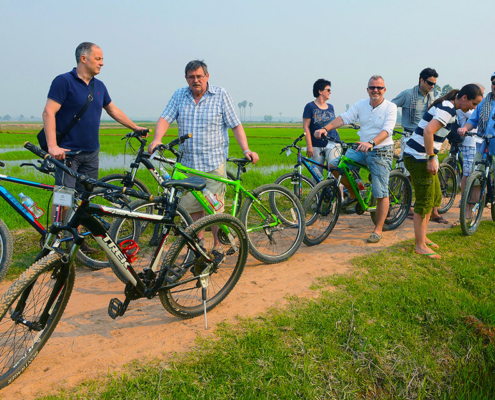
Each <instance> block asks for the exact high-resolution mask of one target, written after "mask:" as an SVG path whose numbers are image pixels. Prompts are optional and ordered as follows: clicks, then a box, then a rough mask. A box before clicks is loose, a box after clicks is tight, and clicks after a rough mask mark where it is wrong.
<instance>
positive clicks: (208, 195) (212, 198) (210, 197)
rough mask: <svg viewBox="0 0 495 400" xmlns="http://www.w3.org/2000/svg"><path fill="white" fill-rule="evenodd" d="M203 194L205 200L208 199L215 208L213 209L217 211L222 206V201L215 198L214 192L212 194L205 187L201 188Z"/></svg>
mask: <svg viewBox="0 0 495 400" xmlns="http://www.w3.org/2000/svg"><path fill="white" fill-rule="evenodd" d="M203 194H204V196H205V197H206V200H208V202H209V203H210V204H211V206H212V207H213V208H214V209H215V211H218V210H220V209H221V208H222V207H223V203H222V202H221V201H220V200H218V199H217V195H216V194H213V193H212V192H210V191H209V190H208V189H206V188H204V189H203Z"/></svg>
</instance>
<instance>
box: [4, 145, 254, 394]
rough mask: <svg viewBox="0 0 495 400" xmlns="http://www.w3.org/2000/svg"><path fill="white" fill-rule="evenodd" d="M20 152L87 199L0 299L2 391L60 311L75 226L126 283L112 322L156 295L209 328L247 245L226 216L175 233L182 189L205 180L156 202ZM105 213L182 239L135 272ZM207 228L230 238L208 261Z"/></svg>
mask: <svg viewBox="0 0 495 400" xmlns="http://www.w3.org/2000/svg"><path fill="white" fill-rule="evenodd" d="M24 147H26V148H27V149H29V150H30V151H32V152H33V153H35V154H37V155H38V156H40V157H47V158H48V159H50V160H51V161H52V162H53V163H55V165H56V166H57V167H58V168H62V169H63V170H64V172H66V173H68V174H70V175H71V176H73V177H74V178H76V179H77V180H78V181H79V182H80V183H81V184H82V185H83V186H84V192H83V193H82V194H81V197H80V201H81V203H80V205H79V207H78V208H77V210H76V211H75V213H74V214H72V217H71V218H70V219H69V221H68V222H67V224H66V225H62V224H60V223H56V224H53V225H52V226H51V227H50V232H49V234H48V236H47V239H46V241H45V245H44V247H43V249H42V251H41V252H40V253H39V254H38V256H37V258H36V261H35V263H34V264H33V265H32V266H31V267H30V268H29V269H28V270H26V271H25V272H24V273H23V274H22V275H21V276H20V277H19V278H18V279H17V281H15V282H14V283H13V284H12V286H11V287H10V288H9V289H8V291H7V292H6V293H5V294H4V295H3V296H2V298H1V299H0V360H1V361H0V388H1V387H4V386H6V385H8V384H10V383H11V382H12V381H13V380H14V379H16V378H17V377H18V376H19V375H20V374H21V373H22V372H23V371H24V370H25V369H26V368H27V367H28V366H29V364H30V363H31V362H32V361H33V359H34V358H35V357H36V356H37V354H38V353H39V351H40V350H41V349H42V347H43V346H44V344H45V343H46V341H47V340H48V339H49V337H50V335H51V334H52V333H53V331H54V329H55V327H56V325H57V323H58V321H59V320H60V318H61V316H62V314H63V312H64V309H65V307H66V305H67V302H68V300H69V297H70V295H71V291H72V288H73V285H74V280H75V274H74V268H73V261H74V258H75V254H76V252H77V250H78V248H79V247H80V245H81V244H82V243H83V242H84V237H82V236H80V235H79V233H78V230H77V227H78V226H79V225H80V224H82V225H83V226H85V227H87V228H88V229H89V231H90V232H91V234H92V235H93V236H94V237H95V238H97V240H98V243H100V245H101V247H102V249H104V251H105V253H106V254H107V255H108V256H109V257H110V258H111V259H112V260H113V262H114V263H115V266H116V268H118V269H119V271H120V272H121V273H122V274H124V275H125V276H126V277H127V278H128V283H127V284H126V286H125V300H124V302H122V301H120V300H119V299H117V298H114V299H112V300H110V303H109V306H108V314H109V316H110V317H111V318H112V319H115V318H117V317H119V316H123V315H124V314H125V312H126V310H127V307H128V306H129V303H130V302H131V301H132V300H137V299H140V298H148V299H152V298H154V297H155V296H157V295H158V297H159V298H160V301H161V303H162V305H163V307H164V308H165V309H166V310H167V311H169V312H170V313H172V314H173V315H175V316H178V317H181V318H192V317H196V316H199V315H201V314H204V316H205V327H206V328H207V320H206V313H207V311H210V310H211V309H213V308H214V307H215V306H217V305H218V304H219V303H220V302H221V301H222V300H224V299H225V297H226V296H227V295H228V294H229V293H230V292H231V290H232V289H233V287H234V286H235V284H236V283H237V281H238V280H239V278H240V276H241V274H242V271H243V269H244V265H245V262H246V259H247V254H248V243H247V234H246V230H245V228H244V226H243V225H242V223H240V221H239V220H238V219H237V218H235V217H233V216H230V215H224V214H219V215H210V216H207V217H205V218H203V219H201V220H198V221H197V222H195V223H194V224H193V225H191V226H190V227H188V228H187V229H185V230H184V229H182V228H180V227H175V225H174V222H173V216H174V212H175V208H176V207H177V205H178V196H177V195H178V193H179V192H180V191H182V190H186V189H187V190H189V189H195V190H200V189H202V188H203V187H204V186H205V182H204V180H202V179H198V178H195V177H193V178H190V179H187V180H184V181H172V180H170V181H167V182H166V183H165V184H164V185H163V186H164V188H166V189H168V190H169V195H168V196H161V197H158V198H156V199H153V196H151V195H148V194H146V193H143V192H138V191H135V190H132V189H128V188H121V187H118V186H115V185H110V184H107V183H104V182H98V181H95V180H93V179H90V178H87V177H85V176H82V175H80V174H78V173H77V172H74V171H71V170H70V169H69V168H67V167H65V166H64V165H63V164H62V163H60V162H58V161H57V160H53V159H51V157H50V156H49V155H47V153H45V152H44V151H42V150H41V149H39V148H38V147H36V146H34V145H32V144H31V143H29V142H26V143H25V144H24ZM95 186H99V187H102V188H106V189H107V191H106V195H107V196H109V197H110V198H111V197H112V195H113V194H116V193H124V194H126V195H129V196H133V197H138V198H142V199H144V200H147V201H153V200H154V201H156V202H157V203H160V204H163V205H164V207H165V208H166V213H165V215H163V216H157V215H152V214H143V213H136V212H133V211H129V210H125V209H119V208H111V207H106V206H101V205H94V204H91V203H90V196H91V192H92V191H93V188H94V187H95ZM106 214H111V215H118V216H120V217H124V218H132V219H136V220H146V221H148V223H159V224H161V225H162V227H163V229H162V232H161V234H160V242H162V241H163V240H164V238H165V237H166V236H167V235H168V233H169V231H170V229H171V228H172V227H174V229H176V230H177V232H178V236H179V237H178V239H177V240H176V241H175V242H174V243H173V244H172V246H171V247H170V250H169V251H168V252H167V254H166V255H165V256H164V257H163V254H162V248H161V247H160V246H158V247H157V250H156V253H155V255H154V257H153V259H152V261H151V263H150V265H149V268H145V269H143V270H142V271H140V272H136V270H135V269H134V268H133V266H132V265H131V262H130V261H129V260H130V259H131V258H132V256H133V254H131V253H132V252H133V251H134V250H133V251H132V252H130V251H128V250H124V252H122V251H121V249H120V248H119V246H118V245H117V244H116V243H115V241H113V240H112V238H111V237H110V236H109V235H108V233H107V232H106V230H105V229H104V227H103V226H102V224H101V223H100V222H99V220H98V219H97V218H96V217H95V216H94V215H106ZM211 227H219V228H225V229H227V230H228V232H229V233H231V234H230V236H228V238H227V239H228V243H227V244H224V245H223V246H224V249H225V250H226V251H225V253H224V255H223V257H216V256H214V255H213V254H212V253H213V251H212V250H211V248H210V247H209V246H210V245H211V242H210V241H208V242H207V241H206V233H205V242H204V245H200V241H199V238H198V233H199V232H201V231H205V230H206V229H207V228H211ZM63 231H69V232H70V233H71V234H72V235H73V237H74V240H73V244H72V246H71V248H70V249H69V250H68V251H64V250H62V249H60V248H55V247H52V245H53V243H54V242H55V240H56V237H57V235H58V234H59V233H60V232H63ZM205 246H206V247H205Z"/></svg>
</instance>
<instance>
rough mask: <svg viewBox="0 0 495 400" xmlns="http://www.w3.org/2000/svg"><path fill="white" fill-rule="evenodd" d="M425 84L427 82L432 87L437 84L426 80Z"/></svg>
mask: <svg viewBox="0 0 495 400" xmlns="http://www.w3.org/2000/svg"><path fill="white" fill-rule="evenodd" d="M425 82H426V83H427V84H428V85H430V86H435V82H430V81H428V80H425Z"/></svg>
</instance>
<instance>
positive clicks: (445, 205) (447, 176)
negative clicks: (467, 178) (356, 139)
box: [393, 129, 460, 214]
mask: <svg viewBox="0 0 495 400" xmlns="http://www.w3.org/2000/svg"><path fill="white" fill-rule="evenodd" d="M393 132H394V134H399V135H402V134H403V133H402V132H400V131H397V130H395V129H394V131H393ZM447 158H448V157H447ZM394 159H395V167H394V170H397V171H400V172H401V173H404V168H403V167H401V165H403V164H402V158H400V157H399V156H397V155H396V154H394ZM446 160H447V159H446ZM437 174H438V180H439V181H440V190H441V192H442V202H441V203H440V205H439V206H438V213H439V214H445V213H446V212H447V211H449V210H450V208H451V207H452V206H453V204H454V201H455V197H456V195H457V192H458V187H459V184H460V180H458V179H457V172H456V171H455V170H454V168H453V167H452V166H451V165H450V163H446V162H445V160H444V162H443V163H441V164H440V165H439V166H438V171H437Z"/></svg>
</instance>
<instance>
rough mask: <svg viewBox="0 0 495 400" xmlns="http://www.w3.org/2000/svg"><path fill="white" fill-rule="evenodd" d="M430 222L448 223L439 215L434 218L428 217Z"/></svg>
mask: <svg viewBox="0 0 495 400" xmlns="http://www.w3.org/2000/svg"><path fill="white" fill-rule="evenodd" d="M430 221H433V222H436V223H437V224H448V223H449V221H447V220H446V219H445V218H444V217H442V216H441V215H439V216H438V217H436V218H431V217H430Z"/></svg>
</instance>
